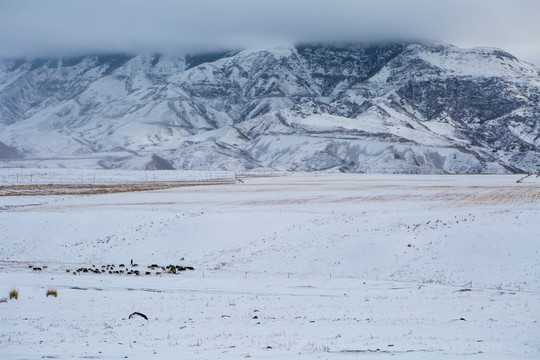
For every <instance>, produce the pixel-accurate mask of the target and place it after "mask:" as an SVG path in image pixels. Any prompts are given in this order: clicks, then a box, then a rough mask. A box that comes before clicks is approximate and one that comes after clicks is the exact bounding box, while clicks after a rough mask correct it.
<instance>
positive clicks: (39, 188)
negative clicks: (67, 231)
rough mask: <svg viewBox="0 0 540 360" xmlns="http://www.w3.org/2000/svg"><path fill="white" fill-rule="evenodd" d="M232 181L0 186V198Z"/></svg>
mask: <svg viewBox="0 0 540 360" xmlns="http://www.w3.org/2000/svg"><path fill="white" fill-rule="evenodd" d="M234 183H235V180H234V179H213V180H201V181H174V182H152V183H132V184H104V185H97V184H65V185H61V184H60V185H59V184H56V185H51V184H49V185H8V186H0V196H25V195H99V194H114V193H124V192H137V191H152V190H163V189H170V188H178V187H189V186H204V185H223V184H234Z"/></svg>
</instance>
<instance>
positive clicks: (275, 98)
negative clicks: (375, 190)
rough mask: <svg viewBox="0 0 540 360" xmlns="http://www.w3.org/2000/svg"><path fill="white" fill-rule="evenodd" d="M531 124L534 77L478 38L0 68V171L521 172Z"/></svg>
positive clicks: (538, 132)
mask: <svg viewBox="0 0 540 360" xmlns="http://www.w3.org/2000/svg"><path fill="white" fill-rule="evenodd" d="M539 127H540V75H539V73H538V71H537V70H536V69H535V68H534V67H533V66H532V65H530V64H527V63H524V62H522V61H520V60H518V59H517V58H515V57H514V56H512V55H510V54H508V53H506V52H504V51H501V50H499V49H491V48H476V49H467V50H465V49H459V48H456V47H454V46H451V45H445V44H420V43H401V44H384V45H335V46H328V45H306V46H282V47H273V48H263V49H250V50H244V51H239V52H231V53H223V54H210V55H200V56H188V57H178V58H177V57H165V56H158V55H155V56H127V55H107V56H97V55H96V56H85V57H79V58H61V59H20V60H9V61H8V60H6V61H3V62H1V63H0V166H2V165H3V166H73V165H75V166H77V165H78V166H80V167H96V168H97V167H100V168H126V169H145V168H148V169H170V168H178V169H197V170H217V169H226V170H245V169H253V168H274V169H279V170H289V171H313V170H326V169H336V170H339V171H346V172H371V173H502V172H522V171H523V172H532V171H537V170H538V169H539V165H540V151H539V150H540V128H539Z"/></svg>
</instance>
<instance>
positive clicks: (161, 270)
mask: <svg viewBox="0 0 540 360" xmlns="http://www.w3.org/2000/svg"><path fill="white" fill-rule="evenodd" d="M138 267H139V264H135V263H133V260H131V269H130V268H128V267H127V266H126V265H124V264H119V265H118V266H116V265H114V264H108V265H101V267H98V266H96V265H92V266H91V267H80V268H78V269H77V270H73V271H72V270H70V269H66V273H73V275H80V274H81V273H83V274H84V273H93V274H110V275H135V276H141V275H163V274H172V275H180V273H181V272H182V271H186V270H195V269H194V268H193V267H192V266H181V265H172V264H170V265H167V266H161V265H158V264H152V265H149V266H147V269H146V270H145V271H141V270H138V269H137V268H138ZM29 268H30V269H32V270H33V271H42V270H43V269H47V266H43V267H37V266H34V265H29Z"/></svg>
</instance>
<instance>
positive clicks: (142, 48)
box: [0, 0, 540, 65]
mask: <svg viewBox="0 0 540 360" xmlns="http://www.w3.org/2000/svg"><path fill="white" fill-rule="evenodd" d="M538 14H540V1H537V0H514V1H512V2H510V1H503V0H489V1H488V0H467V1H465V0H453V1H447V0H442V1H439V0H438V1H433V0H408V1H402V0H376V1H375V0H333V1H328V0H324V1H323V0H296V1H291V0H287V1H285V0H272V1H269V0H227V1H222V0H198V1H190V0H186V1H177V0H154V1H140V0H76V1H74V0H47V1H42V0H28V1H25V0H3V1H2V2H1V3H0V57H19V56H64V55H78V54H87V53H103V52H107V53H108V52H129V53H156V52H158V53H163V54H178V55H180V54H185V53H194V52H200V51H217V50H224V49H239V48H246V47H258V46H267V45H272V44H275V43H284V42H287V43H299V42H328V41H363V42H368V41H370V42H372V41H381V40H425V41H442V42H448V43H453V44H455V45H457V46H462V47H473V46H495V47H500V48H503V49H504V50H507V51H509V52H511V53H513V54H515V55H517V56H518V57H521V58H524V59H525V60H527V61H530V62H534V63H536V64H538V65H540V37H539V36H538V34H540V22H539V21H538Z"/></svg>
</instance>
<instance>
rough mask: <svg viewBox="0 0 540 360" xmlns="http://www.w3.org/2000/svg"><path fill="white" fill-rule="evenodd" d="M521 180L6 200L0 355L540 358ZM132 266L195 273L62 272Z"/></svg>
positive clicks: (534, 201)
mask: <svg viewBox="0 0 540 360" xmlns="http://www.w3.org/2000/svg"><path fill="white" fill-rule="evenodd" d="M4 171H5V170H2V171H0V178H2V176H6V175H5V174H6V173H5V172H4ZM46 171H50V170H46ZM3 172H4V173H3ZM157 174H158V175H161V174H165V172H158V173H157ZM172 174H173V173H172V172H171V173H170V175H167V176H171V177H172V176H173V175H172ZM118 176H120V175H118ZM130 176H132V178H130ZM137 176H139V175H134V173H133V174H132V175H129V173H126V182H128V181H129V179H133V178H135V177H137ZM186 176H187V177H189V176H195V174H188V175H186ZM520 178H522V176H502V175H501V176H498V175H497V176H485V175H482V176H404V175H395V176H390V175H343V174H341V175H339V174H327V175H320V176H315V175H306V174H303V175H302V174H297V175H295V176H283V177H273V178H246V179H244V183H237V184H229V185H213V186H197V187H184V188H174V189H164V190H157V191H148V192H137V193H117V194H102V195H91V196H80V195H69V196H31V195H27V196H15V197H10V196H3V197H0V202H1V203H0V205H4V206H0V208H1V209H3V210H1V211H0V212H1V214H0V234H2V235H1V236H2V239H1V241H0V298H2V297H7V296H8V293H9V291H10V290H11V289H12V288H17V289H18V290H19V294H20V296H19V300H17V301H15V300H8V301H7V302H5V303H4V302H3V303H0V324H1V325H0V354H1V355H2V356H1V358H2V359H22V358H25V359H34V358H35V359H38V358H42V357H54V358H58V359H67V358H89V357H90V358H97V359H115V358H124V357H125V356H127V357H128V358H135V359H148V358H151V357H155V358H160V359H177V358H178V357H182V358H190V359H235V358H246V357H252V358H263V359H264V358H267V359H285V358H291V359H292V358H294V359H321V358H322V359H350V358H357V357H359V356H366V357H370V358H371V357H373V358H399V359H455V358H470V357H473V358H475V359H537V358H538V356H539V355H540V341H538V339H540V326H539V325H538V322H539V321H540V301H539V300H540V280H539V279H538V276H537V274H538V272H539V270H540V269H539V267H540V262H539V261H538V259H539V256H538V251H539V250H540V242H539V240H538V236H537V231H536V230H535V229H536V228H537V223H538V218H539V214H540V210H539V206H540V203H539V198H538V194H539V193H540V180H539V178H537V177H528V178H526V179H524V180H523V182H522V183H517V180H519V179H520ZM54 179H55V173H54V171H53V172H52V173H51V176H50V180H49V182H54ZM174 180H175V179H167V181H174ZM176 180H178V178H177V179H176ZM111 181H112V180H111ZM44 183H47V182H46V181H45V180H44ZM5 204H10V205H11V207H6V206H5ZM30 205H31V206H30ZM182 258H184V260H181V259H182ZM130 259H134V260H135V261H136V262H138V263H139V264H140V265H141V268H143V267H145V266H146V265H150V264H152V263H158V264H169V263H171V264H181V265H187V266H194V267H195V269H196V270H195V271H190V272H182V273H181V275H161V276H155V275H152V276H139V277H134V276H125V275H124V276H120V275H97V274H82V275H72V274H71V273H66V271H65V270H66V269H74V268H76V267H78V266H91V265H93V264H94V265H96V266H98V267H99V266H100V265H102V264H110V263H114V264H119V263H125V264H128V263H129V262H130ZM30 265H33V266H40V267H43V270H42V271H39V272H36V271H33V270H32V269H30V268H29V266H30ZM44 266H47V268H44ZM49 288H52V289H57V290H58V297H57V298H52V297H46V296H45V293H46V291H47V289H49ZM134 311H139V312H142V313H144V314H146V315H147V316H148V317H149V320H148V321H145V320H142V319H131V320H130V319H128V316H129V315H130V314H131V313H132V312H134ZM254 317H256V318H254Z"/></svg>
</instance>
